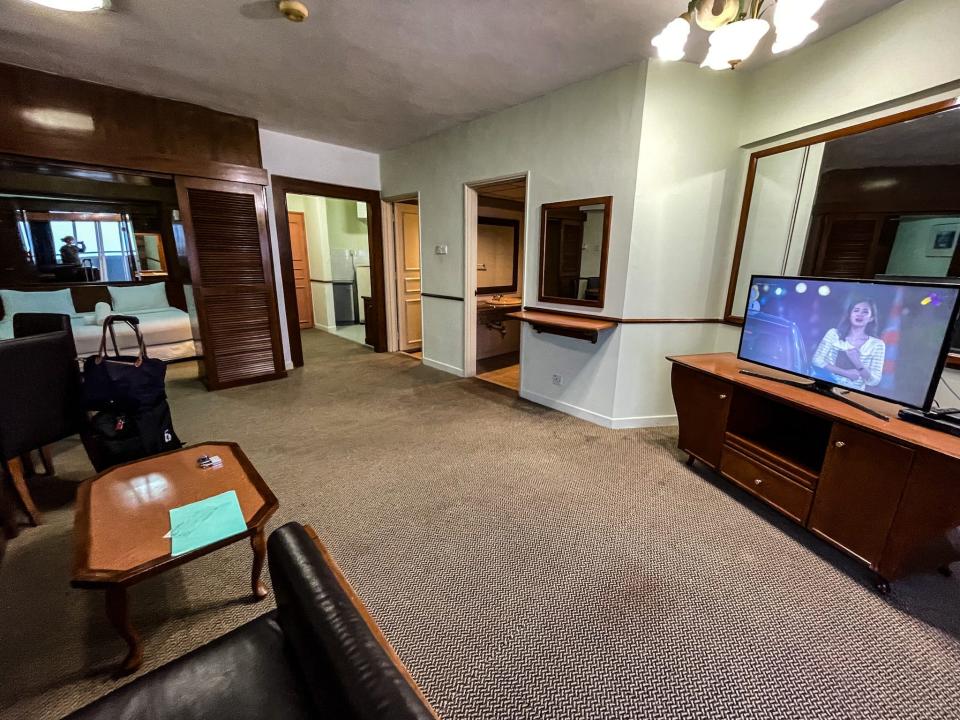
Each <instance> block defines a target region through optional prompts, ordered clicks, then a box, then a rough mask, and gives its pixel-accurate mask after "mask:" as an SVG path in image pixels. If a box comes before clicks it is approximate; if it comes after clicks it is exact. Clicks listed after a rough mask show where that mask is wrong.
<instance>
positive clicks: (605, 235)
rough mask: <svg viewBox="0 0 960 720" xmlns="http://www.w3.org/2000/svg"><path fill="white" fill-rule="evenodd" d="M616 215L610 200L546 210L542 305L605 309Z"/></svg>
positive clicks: (556, 205)
mask: <svg viewBox="0 0 960 720" xmlns="http://www.w3.org/2000/svg"><path fill="white" fill-rule="evenodd" d="M612 209H613V198H612V197H610V196H606V197H598V198H589V199H585V200H568V201H565V202H555V203H546V204H544V205H543V206H541V218H540V292H539V299H540V300H541V301H545V302H553V303H561V304H566V305H584V306H587V307H603V299H604V292H605V285H606V276H607V249H608V247H609V245H610V216H611V212H612Z"/></svg>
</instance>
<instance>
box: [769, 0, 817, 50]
mask: <svg viewBox="0 0 960 720" xmlns="http://www.w3.org/2000/svg"><path fill="white" fill-rule="evenodd" d="M823 3H824V0H778V2H777V8H776V11H775V12H774V16H773V24H774V25H776V27H777V39H776V42H774V43H773V52H775V53H782V52H784V51H786V50H790V49H792V48H795V47H797V46H798V45H800V44H801V43H802V42H803V41H804V40H806V39H807V38H808V37H809V36H810V35H812V34H813V33H815V32H816V31H817V29H818V28H819V27H820V23H818V22H816V21H815V20H814V19H813V16H814V14H815V13H816V12H817V10H819V9H820V8H821V7H823Z"/></svg>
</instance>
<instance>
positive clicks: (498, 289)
mask: <svg viewBox="0 0 960 720" xmlns="http://www.w3.org/2000/svg"><path fill="white" fill-rule="evenodd" d="M481 225H499V226H500V227H509V228H513V279H512V280H511V284H510V285H485V286H483V287H480V285H479V283H478V284H477V295H490V294H495V293H512V292H517V288H518V287H519V286H518V282H519V279H520V221H519V220H511V219H510V218H495V217H478V218H477V227H478V228H479V227H480V226H481Z"/></svg>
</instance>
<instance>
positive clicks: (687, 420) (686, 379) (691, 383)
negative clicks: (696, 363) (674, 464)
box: [671, 365, 733, 470]
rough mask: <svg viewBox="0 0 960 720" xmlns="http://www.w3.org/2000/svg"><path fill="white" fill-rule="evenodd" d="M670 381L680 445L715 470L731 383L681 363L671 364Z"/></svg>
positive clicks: (718, 465) (728, 410) (718, 462)
mask: <svg viewBox="0 0 960 720" xmlns="http://www.w3.org/2000/svg"><path fill="white" fill-rule="evenodd" d="M671 384H672V386H673V400H674V403H675V404H676V406H677V417H678V419H679V422H680V444H679V446H680V449H681V450H684V451H685V452H687V453H689V454H690V455H691V456H692V457H695V458H697V459H698V460H701V461H703V462H704V463H706V464H707V465H709V466H710V467H712V468H713V469H715V470H716V469H717V468H719V467H720V453H721V449H722V448H723V435H724V432H726V427H727V415H728V414H729V412H730V398H731V397H732V395H733V386H732V385H730V384H729V383H726V382H723V381H721V380H717V379H716V378H713V377H711V376H710V375H706V374H704V373H701V372H697V371H696V370H691V369H690V368H687V367H684V366H682V365H674V366H673V373H672V375H671Z"/></svg>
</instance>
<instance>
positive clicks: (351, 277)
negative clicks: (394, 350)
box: [271, 175, 387, 367]
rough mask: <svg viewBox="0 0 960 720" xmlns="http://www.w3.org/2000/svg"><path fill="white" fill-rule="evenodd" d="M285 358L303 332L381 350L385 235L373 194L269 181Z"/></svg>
mask: <svg viewBox="0 0 960 720" xmlns="http://www.w3.org/2000/svg"><path fill="white" fill-rule="evenodd" d="M271 183H272V185H273V196H274V211H275V218H274V219H275V222H276V227H277V239H278V249H279V251H280V252H279V254H280V266H281V267H280V270H281V276H282V279H283V292H284V299H285V302H286V309H287V329H288V332H289V336H290V354H291V358H292V360H293V364H294V366H295V367H298V366H301V365H303V364H304V359H303V337H302V336H301V333H304V334H307V333H315V332H325V333H329V334H332V335H336V336H338V337H341V338H344V339H346V340H349V341H351V342H355V343H358V344H361V345H367V346H369V347H371V348H372V349H374V350H375V351H377V352H384V351H385V350H386V349H387V331H386V311H385V290H384V258H383V239H382V238H383V236H382V229H381V210H380V194H379V192H377V191H376V190H365V189H362V188H351V187H346V186H342V185H329V184H326V183H317V182H311V181H307V180H298V179H295V178H285V177H280V176H276V175H275V176H272V177H271Z"/></svg>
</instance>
